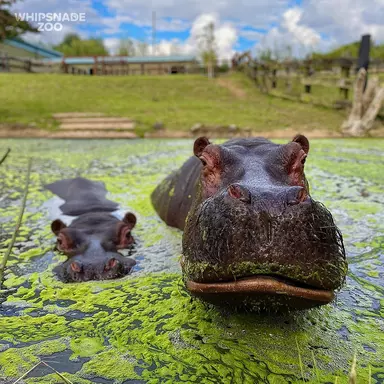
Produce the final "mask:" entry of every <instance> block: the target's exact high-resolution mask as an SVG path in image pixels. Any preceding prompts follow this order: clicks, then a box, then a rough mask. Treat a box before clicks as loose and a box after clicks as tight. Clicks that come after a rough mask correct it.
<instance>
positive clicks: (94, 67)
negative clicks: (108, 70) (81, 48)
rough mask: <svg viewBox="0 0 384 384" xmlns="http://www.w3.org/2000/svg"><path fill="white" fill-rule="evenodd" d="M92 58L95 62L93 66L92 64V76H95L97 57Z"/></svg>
mask: <svg viewBox="0 0 384 384" xmlns="http://www.w3.org/2000/svg"><path fill="white" fill-rule="evenodd" d="M93 58H94V60H95V62H94V64H93V75H97V69H98V68H97V56H94V57H93Z"/></svg>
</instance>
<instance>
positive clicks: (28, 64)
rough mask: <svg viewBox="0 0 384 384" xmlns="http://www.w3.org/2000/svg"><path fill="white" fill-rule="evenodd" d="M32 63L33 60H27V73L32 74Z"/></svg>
mask: <svg viewBox="0 0 384 384" xmlns="http://www.w3.org/2000/svg"><path fill="white" fill-rule="evenodd" d="M31 67H32V62H31V60H27V61H26V62H25V72H31Z"/></svg>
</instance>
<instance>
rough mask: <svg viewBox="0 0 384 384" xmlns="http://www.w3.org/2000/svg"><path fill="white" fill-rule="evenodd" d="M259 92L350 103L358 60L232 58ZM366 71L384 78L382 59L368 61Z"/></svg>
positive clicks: (328, 104)
mask: <svg viewBox="0 0 384 384" xmlns="http://www.w3.org/2000/svg"><path fill="white" fill-rule="evenodd" d="M232 66H233V68H234V69H235V70H238V71H241V72H243V73H245V74H246V75H247V76H248V77H250V78H251V79H252V81H253V82H254V83H255V85H256V86H257V87H258V88H259V89H260V91H261V92H263V93H266V94H269V95H272V96H277V97H281V98H286V99H290V100H295V101H301V102H309V103H312V104H315V105H321V106H326V107H332V108H337V109H341V108H345V107H349V106H350V105H351V100H352V97H353V84H354V80H355V74H356V72H357V69H358V68H359V65H358V59H350V58H338V59H315V60H289V61H288V60H286V61H282V62H278V61H268V62H266V61H264V62H263V61H258V60H255V59H253V58H252V57H251V55H250V53H249V52H245V53H243V54H241V55H236V56H235V57H234V58H233V60H232ZM369 73H370V74H376V75H378V76H379V78H380V80H384V60H377V59H376V60H370V62H369Z"/></svg>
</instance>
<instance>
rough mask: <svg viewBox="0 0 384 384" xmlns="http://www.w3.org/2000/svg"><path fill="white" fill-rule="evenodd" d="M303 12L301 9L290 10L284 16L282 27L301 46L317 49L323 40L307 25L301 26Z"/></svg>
mask: <svg viewBox="0 0 384 384" xmlns="http://www.w3.org/2000/svg"><path fill="white" fill-rule="evenodd" d="M302 14H303V11H302V9H300V8H297V7H296V8H291V9H288V11H286V12H285V13H284V15H283V22H282V26H283V27H284V28H285V29H286V30H287V31H288V33H289V34H290V35H291V36H292V37H293V39H294V40H296V41H297V42H298V43H299V44H303V45H304V46H306V47H315V46H316V45H317V44H318V43H319V42H320V40H321V38H320V35H319V34H318V33H317V32H316V31H314V30H313V29H312V28H309V27H307V26H305V25H300V24H299V23H300V21H301V17H302Z"/></svg>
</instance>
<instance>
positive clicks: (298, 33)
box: [13, 0, 384, 59]
mask: <svg viewBox="0 0 384 384" xmlns="http://www.w3.org/2000/svg"><path fill="white" fill-rule="evenodd" d="M13 11H14V12H18V13H28V14H31V13H44V14H46V13H50V12H56V13H61V14H64V13H76V14H83V15H84V18H85V21H80V22H74V21H65V22H63V23H62V27H60V29H61V30H60V31H43V32H42V33H40V34H38V35H36V34H27V35H26V36H25V38H26V40H29V41H32V42H41V43H45V44H57V43H59V42H61V41H62V39H63V37H64V35H65V34H67V33H69V32H76V33H78V34H79V35H80V36H81V37H83V38H88V37H98V38H102V39H103V40H104V42H105V45H106V47H107V48H108V50H109V51H110V53H111V54H115V53H117V50H118V46H119V42H120V40H121V39H126V38H131V39H134V40H135V41H145V42H147V43H148V44H152V14H153V12H155V13H156V42H155V49H154V53H155V54H157V55H167V54H171V53H175V52H177V53H179V54H196V52H197V50H198V41H199V36H201V33H202V30H203V28H204V26H205V25H206V24H207V23H209V22H214V24H215V40H216V47H217V51H218V55H219V57H220V59H230V58H231V57H232V56H233V54H234V53H235V52H243V51H245V50H251V51H252V52H253V53H254V54H257V53H260V52H262V51H263V50H265V49H267V48H269V49H271V50H272V51H273V52H276V53H278V54H281V53H282V52H285V51H286V50H287V47H290V49H291V51H292V52H293V54H295V55H297V56H304V55H306V54H307V53H310V52H313V51H327V50H330V49H332V48H335V47H337V46H338V45H341V44H345V43H350V42H353V41H357V40H359V39H360V37H361V35H362V34H366V33H370V34H371V35H372V38H373V40H374V41H375V42H376V43H384V0H184V1H183V0H152V1H151V0H150V1H143V0H26V1H18V2H17V3H16V4H15V5H14V7H13ZM35 24H36V23H35Z"/></svg>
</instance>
